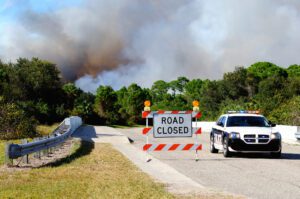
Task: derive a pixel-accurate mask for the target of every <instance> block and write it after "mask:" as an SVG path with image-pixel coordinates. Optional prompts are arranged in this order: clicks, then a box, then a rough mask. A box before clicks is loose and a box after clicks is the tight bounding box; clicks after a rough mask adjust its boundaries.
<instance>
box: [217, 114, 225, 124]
mask: <svg viewBox="0 0 300 199" xmlns="http://www.w3.org/2000/svg"><path fill="white" fill-rule="evenodd" d="M224 118H225V116H222V117H220V119H219V120H218V121H217V125H218V126H224V121H225V120H224Z"/></svg>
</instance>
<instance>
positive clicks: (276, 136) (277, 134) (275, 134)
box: [271, 132, 281, 139]
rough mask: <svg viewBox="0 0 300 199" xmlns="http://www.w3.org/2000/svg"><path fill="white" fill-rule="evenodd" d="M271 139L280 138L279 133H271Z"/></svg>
mask: <svg viewBox="0 0 300 199" xmlns="http://www.w3.org/2000/svg"><path fill="white" fill-rule="evenodd" d="M271 139H281V135H280V133H278V132H276V133H271Z"/></svg>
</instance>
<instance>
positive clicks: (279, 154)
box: [271, 150, 281, 158]
mask: <svg viewBox="0 0 300 199" xmlns="http://www.w3.org/2000/svg"><path fill="white" fill-rule="evenodd" d="M271 157H272V158H280V157H281V150H280V151H278V152H274V153H271Z"/></svg>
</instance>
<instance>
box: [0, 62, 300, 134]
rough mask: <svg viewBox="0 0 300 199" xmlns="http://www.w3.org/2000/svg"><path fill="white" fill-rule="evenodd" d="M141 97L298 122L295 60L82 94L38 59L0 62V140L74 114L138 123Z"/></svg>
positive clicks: (163, 106) (164, 106)
mask: <svg viewBox="0 0 300 199" xmlns="http://www.w3.org/2000/svg"><path fill="white" fill-rule="evenodd" d="M145 100H150V101H151V102H152V107H151V109H152V110H190V109H192V101H193V100H199V102H200V110H201V112H202V113H203V118H202V119H203V120H215V119H216V118H217V117H218V116H219V115H220V114H222V113H224V112H226V111H228V110H260V111H261V112H262V114H264V115H265V116H267V117H268V118H269V119H270V120H271V121H273V122H276V123H280V124H290V125H300V65H291V66H289V67H288V68H286V69H285V68H282V67H280V66H277V65H275V64H273V63H270V62H257V63H254V64H252V65H251V66H249V67H247V68H245V67H236V68H235V70H234V71H233V72H228V73H225V74H224V75H223V78H222V79H220V80H208V79H205V80H202V79H192V80H190V79H188V78H186V77H178V78H177V79H175V80H173V81H170V82H166V81H163V80H158V81H156V82H154V83H153V85H152V86H151V88H142V87H141V86H139V85H138V84H136V83H133V84H131V85H130V86H128V87H125V86H124V87H122V88H120V89H119V90H114V89H113V88H112V87H111V86H105V85H101V86H99V87H98V89H97V91H96V93H88V92H84V91H83V90H81V89H79V88H77V87H76V86H75V85H74V83H72V82H66V81H65V80H63V78H62V77H61V74H60V71H59V70H58V69H57V66H56V65H55V64H54V63H51V62H49V61H46V60H41V59H38V58H32V59H31V60H30V59H26V58H19V59H18V60H17V61H16V63H3V62H2V61H0V105H1V110H0V139H1V138H2V139H11V138H19V137H28V136H35V135H36V131H35V127H36V125H37V124H51V123H54V122H59V121H61V120H62V119H63V118H65V117H67V116H70V115H78V116H81V117H82V118H83V120H84V121H85V122H86V123H90V124H100V125H101V124H103V125H112V124H121V125H134V124H142V123H143V121H142V119H141V111H142V110H143V107H144V105H143V103H144V101H145Z"/></svg>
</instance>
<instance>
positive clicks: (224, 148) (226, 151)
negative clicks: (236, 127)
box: [223, 138, 232, 158]
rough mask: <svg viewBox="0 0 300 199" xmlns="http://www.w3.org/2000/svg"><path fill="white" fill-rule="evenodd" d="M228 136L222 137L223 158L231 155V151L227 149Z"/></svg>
mask: <svg viewBox="0 0 300 199" xmlns="http://www.w3.org/2000/svg"><path fill="white" fill-rule="evenodd" d="M228 148H229V147H228V138H224V141H223V155H224V157H225V158H227V157H230V156H231V155H232V153H231V152H230V151H229V149H228Z"/></svg>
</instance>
